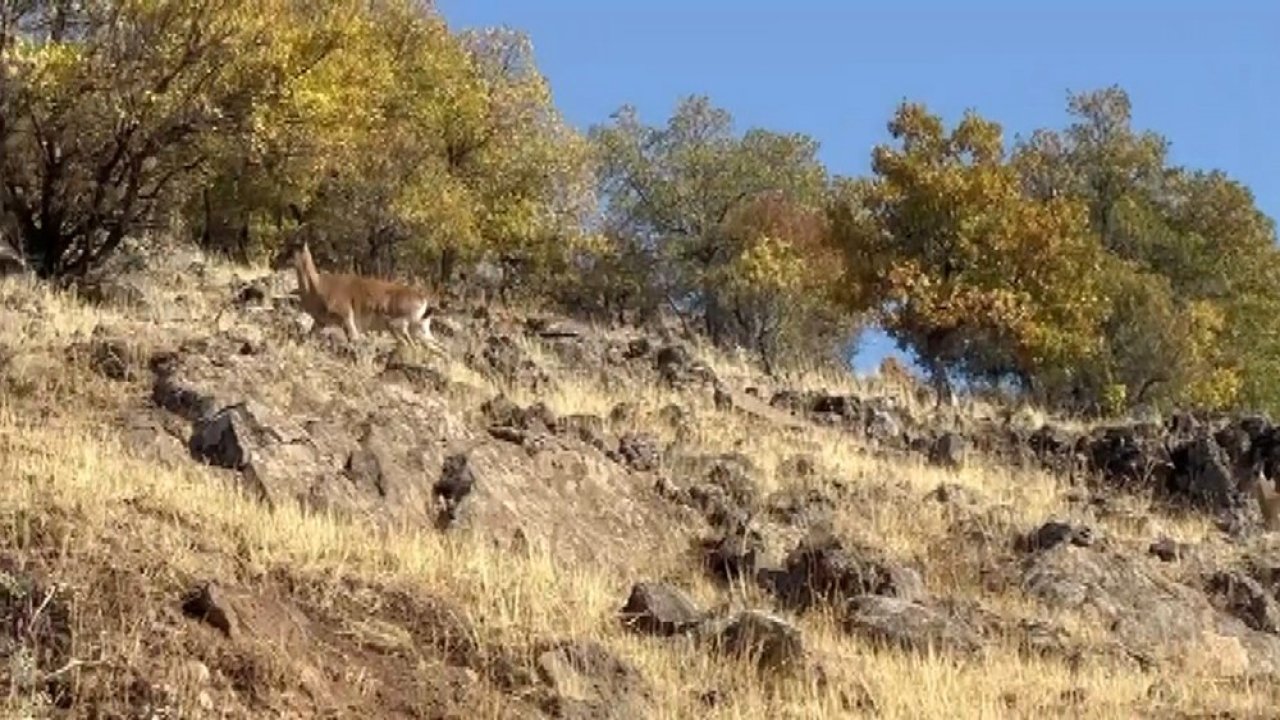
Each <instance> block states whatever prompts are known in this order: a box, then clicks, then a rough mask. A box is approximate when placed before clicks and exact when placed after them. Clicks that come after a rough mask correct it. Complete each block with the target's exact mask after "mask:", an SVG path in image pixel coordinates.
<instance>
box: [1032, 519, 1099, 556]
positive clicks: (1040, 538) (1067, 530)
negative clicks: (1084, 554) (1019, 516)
mask: <svg viewBox="0 0 1280 720" xmlns="http://www.w3.org/2000/svg"><path fill="white" fill-rule="evenodd" d="M1096 541H1097V534H1096V532H1095V531H1094V530H1093V528H1090V527H1088V526H1085V525H1072V524H1070V523H1064V522H1058V521H1056V520H1053V521H1050V522H1047V523H1045V524H1044V525H1041V526H1040V527H1038V528H1036V529H1035V530H1033V531H1031V532H1030V533H1027V534H1026V535H1025V536H1023V538H1022V539H1021V542H1020V543H1019V549H1020V550H1022V551H1023V552H1037V551H1041V550H1048V549H1050V548H1052V547H1055V546H1057V545H1059V544H1062V543H1070V544H1072V545H1076V546H1078V547H1089V546H1091V545H1093V544H1094V543H1095V542H1096Z"/></svg>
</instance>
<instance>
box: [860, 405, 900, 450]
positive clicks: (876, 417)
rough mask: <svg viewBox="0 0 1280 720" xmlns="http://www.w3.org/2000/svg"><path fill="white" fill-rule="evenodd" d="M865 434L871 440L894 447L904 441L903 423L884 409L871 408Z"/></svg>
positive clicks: (868, 412) (864, 427) (864, 430)
mask: <svg viewBox="0 0 1280 720" xmlns="http://www.w3.org/2000/svg"><path fill="white" fill-rule="evenodd" d="M863 432H864V433H865V434H866V436H867V438H868V439H869V440H872V441H875V442H878V443H881V444H883V445H889V446H894V445H896V444H897V443H898V442H899V441H900V440H901V439H902V432H903V430H902V423H901V422H900V421H899V420H898V418H896V417H895V416H894V413H893V412H891V411H890V410H888V409H887V408H884V407H870V408H868V411H867V419H866V423H865V425H864V426H863Z"/></svg>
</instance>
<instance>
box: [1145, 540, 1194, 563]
mask: <svg viewBox="0 0 1280 720" xmlns="http://www.w3.org/2000/svg"><path fill="white" fill-rule="evenodd" d="M1186 550H1187V548H1186V545H1183V544H1182V543H1180V542H1174V541H1173V540H1172V539H1171V538H1168V537H1161V538H1160V539H1158V540H1156V541H1155V542H1153V543H1151V545H1150V546H1148V547H1147V554H1148V555H1154V556H1155V557H1157V558H1159V559H1160V560H1162V561H1164V562H1174V561H1175V560H1181V559H1182V558H1183V556H1184V555H1186Z"/></svg>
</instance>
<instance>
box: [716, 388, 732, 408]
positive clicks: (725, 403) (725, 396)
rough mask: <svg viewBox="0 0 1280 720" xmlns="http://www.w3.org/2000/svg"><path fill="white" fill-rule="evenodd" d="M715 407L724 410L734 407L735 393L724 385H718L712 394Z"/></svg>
mask: <svg viewBox="0 0 1280 720" xmlns="http://www.w3.org/2000/svg"><path fill="white" fill-rule="evenodd" d="M712 402H713V403H714V404H715V408H716V409H717V410H720V411H722V412H725V411H728V410H732V409H733V395H732V394H731V393H730V392H729V391H728V390H726V389H725V387H724V386H723V385H716V386H715V390H714V392H713V394H712Z"/></svg>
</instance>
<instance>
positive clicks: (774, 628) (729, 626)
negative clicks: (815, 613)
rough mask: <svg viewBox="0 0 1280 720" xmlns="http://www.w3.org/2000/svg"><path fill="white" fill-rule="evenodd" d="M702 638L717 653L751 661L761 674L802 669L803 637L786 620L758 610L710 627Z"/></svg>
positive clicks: (748, 611)
mask: <svg viewBox="0 0 1280 720" xmlns="http://www.w3.org/2000/svg"><path fill="white" fill-rule="evenodd" d="M703 632H704V633H705V634H709V635H710V639H711V642H712V645H713V647H715V648H716V650H718V651H719V652H722V653H725V654H728V655H734V656H738V657H747V658H754V660H755V664H756V667H757V668H759V669H760V670H763V671H772V672H778V671H787V670H796V669H799V668H802V667H804V665H805V658H806V653H805V644H804V636H803V635H802V634H801V632H800V629H799V628H797V627H796V626H795V625H792V624H791V623H789V622H787V621H786V620H784V619H782V618H780V617H778V616H777V615H773V614H770V613H766V612H762V611H760V610H744V611H743V612H740V613H738V614H737V615H735V616H733V617H732V618H729V619H727V620H723V621H720V622H718V623H712V624H710V625H709V628H708V629H704V631H703Z"/></svg>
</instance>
